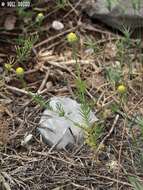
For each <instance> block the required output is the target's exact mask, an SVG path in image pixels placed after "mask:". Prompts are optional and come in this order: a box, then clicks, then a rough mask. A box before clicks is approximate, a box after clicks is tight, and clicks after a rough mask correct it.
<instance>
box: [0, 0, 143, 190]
mask: <svg viewBox="0 0 143 190" xmlns="http://www.w3.org/2000/svg"><path fill="white" fill-rule="evenodd" d="M79 2H80V1H79ZM53 4H54V3H53V2H49V9H48V10H51V12H50V13H49V12H48V13H47V23H44V24H45V25H46V26H47V25H48V24H49V25H50V23H51V22H52V21H53V20H55V19H56V18H57V16H59V18H60V20H61V21H62V22H63V23H64V24H65V28H64V30H63V31H62V32H57V31H54V30H52V29H51V28H48V29H47V30H46V35H45V33H44V31H43V32H42V35H41V36H40V38H39V41H38V42H37V44H35V46H34V47H33V56H31V57H30V60H29V61H28V62H27V63H25V65H24V67H25V70H26V72H25V81H26V82H27V87H28V88H29V89H31V91H32V92H39V93H40V94H41V95H42V96H43V97H44V98H45V99H46V100H47V99H48V98H50V97H52V96H70V97H73V98H76V97H75V93H74V92H75V65H74V60H73V59H72V56H71V47H69V45H68V44H67V43H66V40H65V35H66V34H67V33H69V32H70V31H75V32H76V33H77V35H78V36H80V42H79V52H78V59H79V62H80V65H81V76H82V79H83V80H86V82H87V87H88V88H87V97H88V99H89V100H96V104H95V106H94V107H93V109H94V110H96V111H97V116H98V117H99V118H100V119H101V120H102V121H104V124H105V128H104V132H103V134H102V136H101V138H100V139H99V144H100V143H101V142H103V144H104V146H102V148H101V149H100V150H99V151H98V152H97V149H96V150H93V149H92V148H90V147H88V146H87V145H82V146H81V147H79V146H75V147H73V148H72V149H69V150H67V152H65V151H56V150H52V151H50V147H49V146H48V145H46V144H45V143H44V142H42V141H41V138H40V136H39V134H37V131H36V128H37V127H38V125H39V119H40V115H41V112H42V111H43V108H41V107H40V106H39V105H37V104H36V103H35V102H33V101H32V99H31V97H29V96H28V93H27V91H26V90H24V89H21V85H20V81H19V80H17V79H16V76H15V74H13V73H12V74H11V75H10V76H7V78H5V83H4V84H3V87H2V88H1V90H0V91H1V92H0V100H1V101H2V100H4V101H5V102H7V103H6V104H5V106H2V109H1V108H0V114H1V115H0V169H1V170H0V188H1V189H3V190H8V187H9V190H29V189H30V190H47V189H48V190H66V189H67V190H70V189H71V190H72V189H74V190H76V189H83V190H84V189H85V190H106V189H108V190H109V189H110V190H116V189H117V190H119V189H120V190H130V189H133V188H132V185H131V184H130V183H129V181H128V176H138V177H139V178H140V180H143V175H142V167H143V163H141V160H140V150H141V148H142V144H141V143H140V144H139V146H138V147H135V146H134V144H133V143H132V142H133V139H132V135H131V131H130V128H129V127H128V126H129V125H130V122H129V121H130V120H131V119H132V118H134V117H135V116H136V113H137V114H138V115H140V116H143V109H142V107H143V97H142V92H143V87H142V68H140V67H141V66H140V65H139V64H138V63H139V57H138V56H135V55H134V54H132V52H135V51H136V48H135V47H134V46H132V49H131V52H130V54H129V56H130V57H132V63H133V65H134V69H135V73H136V74H135V75H134V76H135V77H134V78H133V79H129V78H128V75H127V73H128V67H127V65H126V64H125V66H124V67H123V78H124V80H125V81H126V85H127V87H128V92H127V96H128V101H127V102H124V103H123V104H122V105H121V109H120V111H121V112H118V113H117V112H115V113H113V112H108V111H109V110H110V106H111V105H112V104H113V103H116V104H119V105H120V101H121V100H120V97H119V95H118V94H117V93H116V89H115V88H114V87H113V86H112V85H111V83H110V82H109V81H107V78H106V77H105V76H106V75H105V70H106V68H108V67H111V66H112V67H114V66H115V64H118V63H117V49H116V47H115V44H116V42H117V41H118V40H119V39H120V38H121V36H119V35H116V34H114V33H112V32H111V31H108V30H107V29H104V31H103V30H102V28H101V27H100V26H98V28H97V26H96V27H94V24H91V23H90V22H89V20H88V19H87V18H86V17H85V16H82V15H81V14H80V12H79V11H80V3H79V4H76V5H75V3H73V4H71V5H70V6H72V8H71V7H70V8H67V9H66V10H64V11H63V10H55V9H54V8H53ZM77 5H78V6H77ZM74 6H76V9H75V8H74ZM79 20H81V22H82V23H80V25H79ZM69 21H70V22H69ZM44 24H43V25H44ZM45 25H44V26H45ZM28 32H33V31H28ZM13 33H14V34H13ZM0 34H2V35H5V39H12V38H13V37H12V36H13V35H16V37H17V36H18V35H19V32H18V31H17V33H15V32H10V33H9V34H7V33H6V34H5V33H4V32H3V31H0ZM87 36H88V37H91V38H93V39H96V42H97V46H98V51H97V52H96V53H91V54H90V53H89V52H88V53H87V52H86V47H85V44H84V41H86V37H87ZM132 43H133V44H134V43H135V40H132ZM4 44H5V42H4ZM3 47H5V46H1V45H0V50H1V51H2V54H0V55H2V56H1V57H2V59H3V60H4V61H6V60H7V56H8V57H10V56H11V55H13V54H14V52H12V51H8V52H9V54H8V55H7V49H8V48H9V49H11V47H13V46H12V45H11V44H10V45H9V46H8V47H7V48H6V49H4V48H3ZM3 64H4V62H2V63H0V65H1V66H3ZM4 77H6V76H4ZM8 100H11V101H8ZM7 107H8V108H7ZM110 111H111V110H110ZM105 112H106V114H105ZM107 113H108V114H107ZM125 114H126V116H127V117H125ZM131 125H133V130H134V135H135V138H136V139H139V138H140V130H139V128H138V127H137V124H136V123H134V122H133V123H132V124H131ZM25 134H33V136H34V138H33V140H32V142H31V143H30V145H28V146H26V147H23V146H21V141H22V140H23V138H24V136H25ZM139 142H140V141H139ZM100 145H101V144H100Z"/></svg>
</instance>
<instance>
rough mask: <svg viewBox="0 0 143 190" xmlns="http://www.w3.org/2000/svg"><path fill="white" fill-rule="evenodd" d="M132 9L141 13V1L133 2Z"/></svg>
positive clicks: (134, 0) (135, 0)
mask: <svg viewBox="0 0 143 190" xmlns="http://www.w3.org/2000/svg"><path fill="white" fill-rule="evenodd" d="M132 7H133V9H134V11H139V10H140V8H141V0H132Z"/></svg>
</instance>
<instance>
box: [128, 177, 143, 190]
mask: <svg viewBox="0 0 143 190" xmlns="http://www.w3.org/2000/svg"><path fill="white" fill-rule="evenodd" d="M129 181H130V183H131V184H132V186H133V188H134V190H143V184H141V183H140V182H139V180H138V179H137V177H132V176H130V177H129Z"/></svg>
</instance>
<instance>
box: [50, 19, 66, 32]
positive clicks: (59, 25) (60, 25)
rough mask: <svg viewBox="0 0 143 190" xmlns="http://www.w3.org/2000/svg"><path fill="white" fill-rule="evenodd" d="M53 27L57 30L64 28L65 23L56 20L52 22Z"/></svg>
mask: <svg viewBox="0 0 143 190" xmlns="http://www.w3.org/2000/svg"><path fill="white" fill-rule="evenodd" d="M52 28H53V29H55V30H62V29H63V28H64V25H63V23H62V22H60V21H57V20H55V21H53V23H52Z"/></svg>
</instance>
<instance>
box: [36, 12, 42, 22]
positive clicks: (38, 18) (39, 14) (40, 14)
mask: <svg viewBox="0 0 143 190" xmlns="http://www.w3.org/2000/svg"><path fill="white" fill-rule="evenodd" d="M43 19H44V15H43V13H38V14H37V16H36V19H35V21H36V22H42V20H43Z"/></svg>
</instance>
